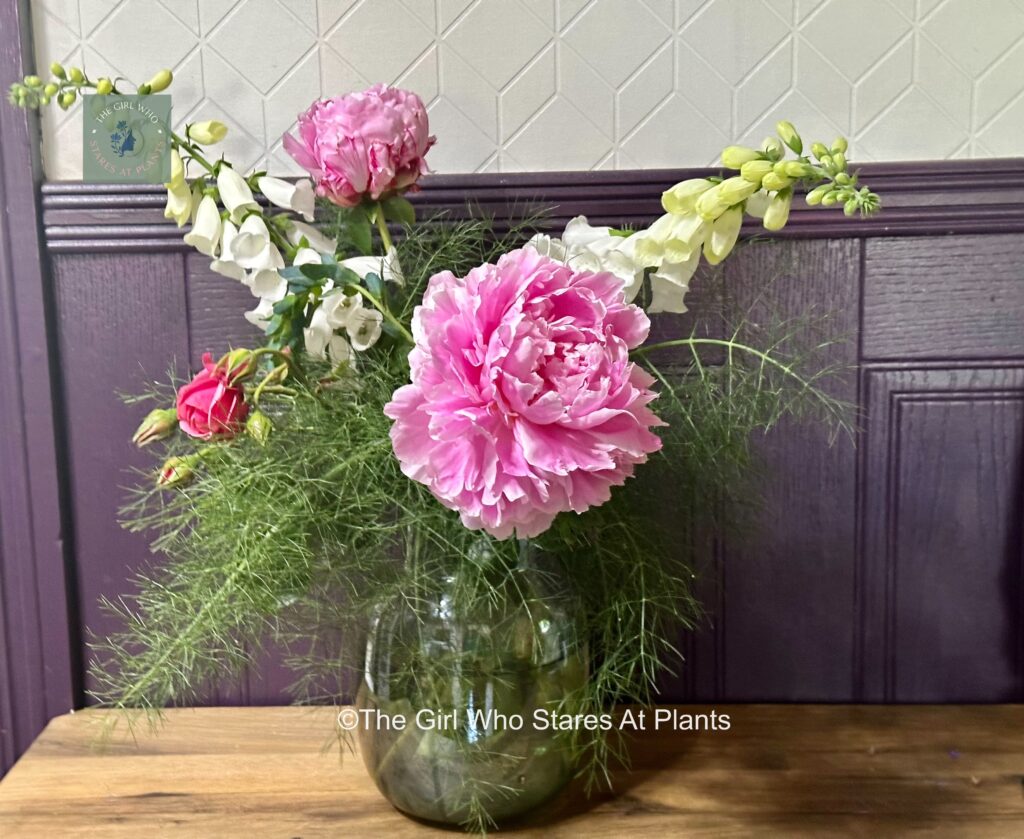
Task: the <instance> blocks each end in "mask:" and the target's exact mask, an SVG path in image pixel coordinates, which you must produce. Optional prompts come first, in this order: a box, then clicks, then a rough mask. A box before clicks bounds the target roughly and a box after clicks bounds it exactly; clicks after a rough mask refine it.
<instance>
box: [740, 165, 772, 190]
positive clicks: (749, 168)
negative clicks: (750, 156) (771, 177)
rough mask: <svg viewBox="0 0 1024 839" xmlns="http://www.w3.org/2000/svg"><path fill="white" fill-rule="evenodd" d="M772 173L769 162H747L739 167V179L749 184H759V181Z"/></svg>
mask: <svg viewBox="0 0 1024 839" xmlns="http://www.w3.org/2000/svg"><path fill="white" fill-rule="evenodd" d="M771 171H772V162H771V161H770V160H748V161H747V162H746V163H744V164H743V165H742V166H741V167H740V177H742V178H746V179H747V180H748V181H750V182H751V183H755V184H760V183H761V179H762V178H763V177H764V176H765V175H767V174H768V173H769V172H771Z"/></svg>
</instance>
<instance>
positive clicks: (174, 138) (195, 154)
mask: <svg viewBox="0 0 1024 839" xmlns="http://www.w3.org/2000/svg"><path fill="white" fill-rule="evenodd" d="M171 145H173V146H174V147H175V148H179V149H185V151H187V152H188V153H189V156H190V157H191V158H192V159H193V160H194V161H196V162H197V163H198V164H200V165H201V166H202V167H203V168H204V169H206V171H207V172H209V173H210V174H211V175H214V174H216V170H215V169H214V167H213V164H211V163H210V162H209V161H208V160H207V159H206V158H205V157H203V155H202V154H201V153H200V152H199V151H198V150H197V148H196V146H195V145H194V144H193V143H190V142H189V141H188V140H186V139H184V138H183V137H179V136H178V135H177V134H175V133H174V132H173V131H172V132H171Z"/></svg>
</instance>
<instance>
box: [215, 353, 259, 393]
mask: <svg viewBox="0 0 1024 839" xmlns="http://www.w3.org/2000/svg"><path fill="white" fill-rule="evenodd" d="M217 367H218V368H220V369H222V370H224V371H225V372H226V373H227V377H228V383H229V384H232V385H234V384H237V383H238V382H244V381H245V380H246V379H251V378H252V377H253V375H254V374H255V373H256V356H255V355H253V353H252V350H247V349H245V348H244V347H243V348H239V349H237V350H231V352H229V353H226V354H225V355H224V356H223V357H221V359H220V361H218V362H217Z"/></svg>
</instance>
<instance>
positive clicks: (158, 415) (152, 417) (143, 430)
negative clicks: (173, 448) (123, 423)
mask: <svg viewBox="0 0 1024 839" xmlns="http://www.w3.org/2000/svg"><path fill="white" fill-rule="evenodd" d="M177 427H178V412H177V411H176V410H175V409H174V408H156V409H154V410H152V411H150V412H149V413H148V414H146V418H145V419H144V420H143V421H142V422H141V423H139V427H138V428H137V429H136V430H135V433H134V434H133V435H132V442H133V443H134V444H135V445H136V446H138V447H139V448H140V449H141V448H142V447H143V446H148V445H149V444H150V443H152V442H154V441H156V440H162V439H164V438H165V437H169V436H170V435H171V434H173V433H174V430H175V429H176V428H177Z"/></svg>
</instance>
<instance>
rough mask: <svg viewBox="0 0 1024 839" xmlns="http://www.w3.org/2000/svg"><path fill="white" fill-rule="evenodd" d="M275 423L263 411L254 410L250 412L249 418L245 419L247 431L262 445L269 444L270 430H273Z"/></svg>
mask: <svg viewBox="0 0 1024 839" xmlns="http://www.w3.org/2000/svg"><path fill="white" fill-rule="evenodd" d="M273 429H274V424H273V423H272V422H271V421H270V417H268V416H267V415H266V414H265V413H263V411H253V412H252V413H251V414H249V419H247V420H246V421H245V433H246V434H248V435H249V436H250V437H252V439H253V440H255V441H256V442H257V443H259V444H260V445H261V446H265V445H266V444H267V440H268V439H269V438H270V432H271V431H273Z"/></svg>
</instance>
